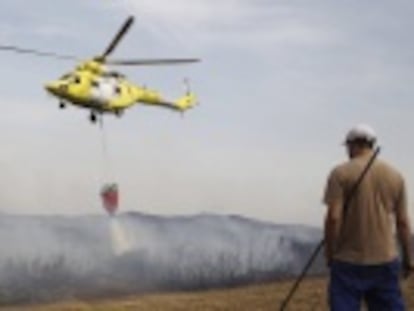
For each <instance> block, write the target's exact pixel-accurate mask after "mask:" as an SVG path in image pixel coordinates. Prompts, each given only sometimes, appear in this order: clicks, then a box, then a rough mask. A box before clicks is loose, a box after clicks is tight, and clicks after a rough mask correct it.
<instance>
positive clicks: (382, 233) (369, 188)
mask: <svg viewBox="0 0 414 311" xmlns="http://www.w3.org/2000/svg"><path fill="white" fill-rule="evenodd" d="M370 157H371V154H367V155H364V156H361V157H358V158H354V159H351V160H350V161H348V162H346V163H344V164H341V165H338V166H337V167H335V168H334V169H333V170H332V172H331V173H330V175H329V178H328V182H327V185H326V189H325V196H324V201H325V204H327V205H329V206H338V208H339V209H341V210H338V211H337V212H338V213H339V215H341V218H342V219H341V227H340V232H339V237H338V239H337V241H335V248H334V253H333V258H334V259H336V260H341V261H346V262H351V263H356V264H381V263H385V262H389V261H392V260H393V259H395V258H396V257H397V255H398V252H397V243H396V238H395V234H394V232H395V230H394V227H395V226H394V223H395V221H394V215H395V213H397V212H398V213H403V214H404V215H407V199H406V191H405V185H404V179H403V177H402V176H401V175H400V173H399V172H398V171H397V170H396V169H394V168H393V167H391V166H390V165H388V164H387V163H385V162H384V161H381V160H378V159H377V160H375V162H374V163H373V165H372V166H371V168H370V169H369V170H368V172H367V174H366V175H365V177H364V179H363V180H362V182H361V184H360V185H359V187H358V188H357V190H356V191H355V193H354V195H353V197H352V199H351V200H350V201H349V204H348V207H347V211H346V212H344V209H343V205H344V203H345V200H346V197H347V195H348V194H349V192H350V191H351V188H352V187H353V185H354V184H355V183H356V181H357V179H358V178H359V176H360V175H361V173H362V171H363V170H364V168H365V166H366V165H367V163H368V161H369V159H370ZM405 217H407V216H405Z"/></svg>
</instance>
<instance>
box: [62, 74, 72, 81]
mask: <svg viewBox="0 0 414 311" xmlns="http://www.w3.org/2000/svg"><path fill="white" fill-rule="evenodd" d="M71 76H72V75H71V74H70V73H65V74H64V75H63V76H61V77H60V80H67V79H69V78H70V77H71Z"/></svg>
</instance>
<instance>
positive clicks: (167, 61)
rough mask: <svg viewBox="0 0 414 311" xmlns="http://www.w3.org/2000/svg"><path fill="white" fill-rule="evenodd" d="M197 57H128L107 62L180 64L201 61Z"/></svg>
mask: <svg viewBox="0 0 414 311" xmlns="http://www.w3.org/2000/svg"><path fill="white" fill-rule="evenodd" d="M199 61H200V59H197V58H165V59H129V60H128V59H126V60H116V59H114V60H108V61H107V62H106V63H107V64H110V65H119V66H155V65H180V64H188V63H196V62H199Z"/></svg>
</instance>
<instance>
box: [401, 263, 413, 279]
mask: <svg viewBox="0 0 414 311" xmlns="http://www.w3.org/2000/svg"><path fill="white" fill-rule="evenodd" d="M402 270H403V271H402V272H403V277H404V279H406V278H408V277H409V276H410V275H411V273H413V272H414V262H412V261H407V262H403V266H402Z"/></svg>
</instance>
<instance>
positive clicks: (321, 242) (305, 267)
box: [279, 147, 381, 311]
mask: <svg viewBox="0 0 414 311" xmlns="http://www.w3.org/2000/svg"><path fill="white" fill-rule="evenodd" d="M380 150H381V148H380V147H377V148H376V149H375V151H374V153H373V154H372V156H371V158H370V159H369V161H368V163H367V165H366V166H365V168H364V170H363V171H362V172H361V175H359V177H358V179H357V180H356V182H355V184H354V185H353V187H352V188H351V190H350V191H349V193H348V195H347V196H346V198H345V202H344V213H346V211H347V209H348V205H349V202H350V201H351V199H352V197H353V196H354V194H355V192H356V190H357V189H358V187H359V185H360V184H361V182H362V180H363V179H364V177H365V175H366V174H367V172H368V170H369V169H370V167H371V166H372V163H374V160H375V159H376V157H377V156H378V154H379V152H380ZM324 244H325V239H322V240H321V241H320V242H319V244H318V246H317V247H316V248H315V250H314V251H313V253H312V255H311V256H310V258H309V260H308V261H307V263H306V264H305V266H304V268H303V270H302V272H301V273H300V275H299V277H298V278H297V279H296V281H295V283H294V284H293V286H292V288H291V289H290V291H289V293H288V295H287V296H286V298H285V299H284V300H283V303H282V304H281V306H280V309H279V310H280V311H284V310H286V308H287V306H288V304H289V302H290V300H291V298H292V296H293V294H294V293H295V292H296V290H297V288H298V287H299V285H300V283H301V282H302V280H303V278H304V277H305V276H306V273H307V272H308V270H309V268H310V267H311V266H312V264H313V262H314V261H315V259H316V256H317V255H318V253H319V252H320V250H321V249H322V247H323V246H324Z"/></svg>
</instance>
